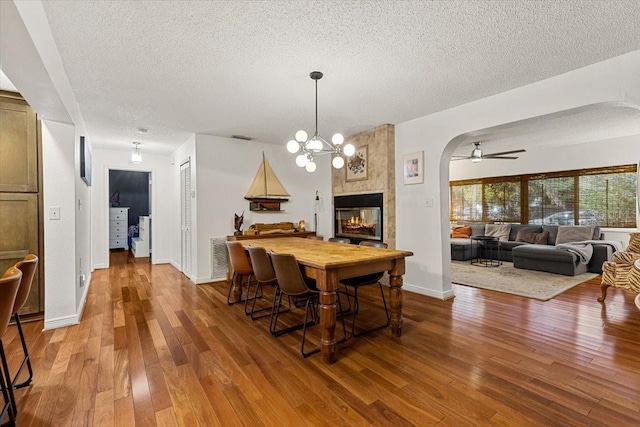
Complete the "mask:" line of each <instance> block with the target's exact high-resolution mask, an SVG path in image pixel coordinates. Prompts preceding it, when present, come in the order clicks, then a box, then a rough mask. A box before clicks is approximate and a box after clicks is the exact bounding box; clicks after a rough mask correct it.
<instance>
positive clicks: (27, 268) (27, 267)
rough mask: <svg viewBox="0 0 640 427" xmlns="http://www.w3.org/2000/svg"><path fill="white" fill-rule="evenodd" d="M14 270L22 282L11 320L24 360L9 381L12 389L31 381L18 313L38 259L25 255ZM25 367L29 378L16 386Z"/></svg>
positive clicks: (30, 371) (31, 372) (27, 351)
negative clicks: (13, 323)
mask: <svg viewBox="0 0 640 427" xmlns="http://www.w3.org/2000/svg"><path fill="white" fill-rule="evenodd" d="M15 266H16V268H17V269H19V270H20V271H22V280H21V281H20V287H19V288H18V294H17V295H16V301H15V302H14V303H13V318H14V319H15V321H16V326H17V327H18V334H19V335H20V341H21V342H22V351H23V353H24V359H22V363H21V364H20V368H19V369H18V372H16V375H15V376H14V377H13V380H12V381H11V385H12V386H13V388H22V387H26V386H28V385H29V384H31V380H32V379H33V369H32V368H31V359H30V358H29V350H28V349H27V342H26V341H25V339H24V333H23V332H22V325H21V324H20V314H19V313H18V311H20V309H21V308H22V306H24V303H25V302H27V298H28V297H29V292H31V284H32V283H33V276H34V275H35V272H36V268H37V267H38V257H37V256H36V255H34V254H29V255H27V256H26V257H25V258H24V259H23V260H22V261H20V262H18V263H17V264H16V265H15ZM25 365H26V366H27V369H28V370H29V378H27V380H26V381H23V382H21V383H19V384H16V381H17V380H18V377H19V376H20V373H21V372H22V369H24V366H25Z"/></svg>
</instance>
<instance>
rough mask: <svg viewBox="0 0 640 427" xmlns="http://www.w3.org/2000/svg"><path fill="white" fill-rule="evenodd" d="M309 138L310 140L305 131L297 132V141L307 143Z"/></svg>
mask: <svg viewBox="0 0 640 427" xmlns="http://www.w3.org/2000/svg"><path fill="white" fill-rule="evenodd" d="M307 138H308V135H307V133H306V132H305V131H303V130H299V131H298V132H296V141H298V142H306V141H307Z"/></svg>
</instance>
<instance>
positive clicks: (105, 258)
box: [91, 149, 178, 268]
mask: <svg viewBox="0 0 640 427" xmlns="http://www.w3.org/2000/svg"><path fill="white" fill-rule="evenodd" d="M130 156H131V151H130V150H127V151H123V150H104V149H96V150H94V151H93V183H92V187H91V191H92V207H93V209H92V210H93V215H92V220H93V221H92V229H91V234H92V237H93V254H94V264H93V265H94V267H95V268H108V267H109V197H110V196H111V195H110V194H109V169H118V170H129V171H141V172H150V173H151V176H152V181H153V185H152V187H151V192H152V194H151V217H152V219H151V241H152V245H153V255H152V259H151V261H152V263H154V264H159V263H167V262H172V261H174V260H173V258H172V242H173V241H175V234H177V233H178V230H176V229H175V227H173V226H172V224H173V209H171V206H172V204H175V203H176V202H175V192H176V189H177V186H176V184H175V181H174V179H175V178H174V176H173V167H172V166H171V156H170V155H168V154H154V153H148V152H144V150H143V151H142V163H140V164H137V165H134V164H131V163H130V162H129V159H130Z"/></svg>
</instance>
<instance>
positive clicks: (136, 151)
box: [131, 142, 142, 164]
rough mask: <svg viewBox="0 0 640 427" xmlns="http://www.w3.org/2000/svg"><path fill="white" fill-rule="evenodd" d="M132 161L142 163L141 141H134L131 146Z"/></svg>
mask: <svg viewBox="0 0 640 427" xmlns="http://www.w3.org/2000/svg"><path fill="white" fill-rule="evenodd" d="M131 163H134V164H138V163H142V151H140V143H139V142H134V143H133V147H132V148H131Z"/></svg>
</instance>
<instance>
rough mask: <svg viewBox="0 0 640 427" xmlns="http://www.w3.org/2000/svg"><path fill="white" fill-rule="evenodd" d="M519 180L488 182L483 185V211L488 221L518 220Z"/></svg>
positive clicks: (519, 213)
mask: <svg viewBox="0 0 640 427" xmlns="http://www.w3.org/2000/svg"><path fill="white" fill-rule="evenodd" d="M520 188H521V182H520V180H517V181H503V182H488V183H486V184H484V186H483V197H484V198H483V207H484V209H483V211H484V212H486V215H485V218H486V219H488V220H490V221H500V222H520V216H521V208H520Z"/></svg>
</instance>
